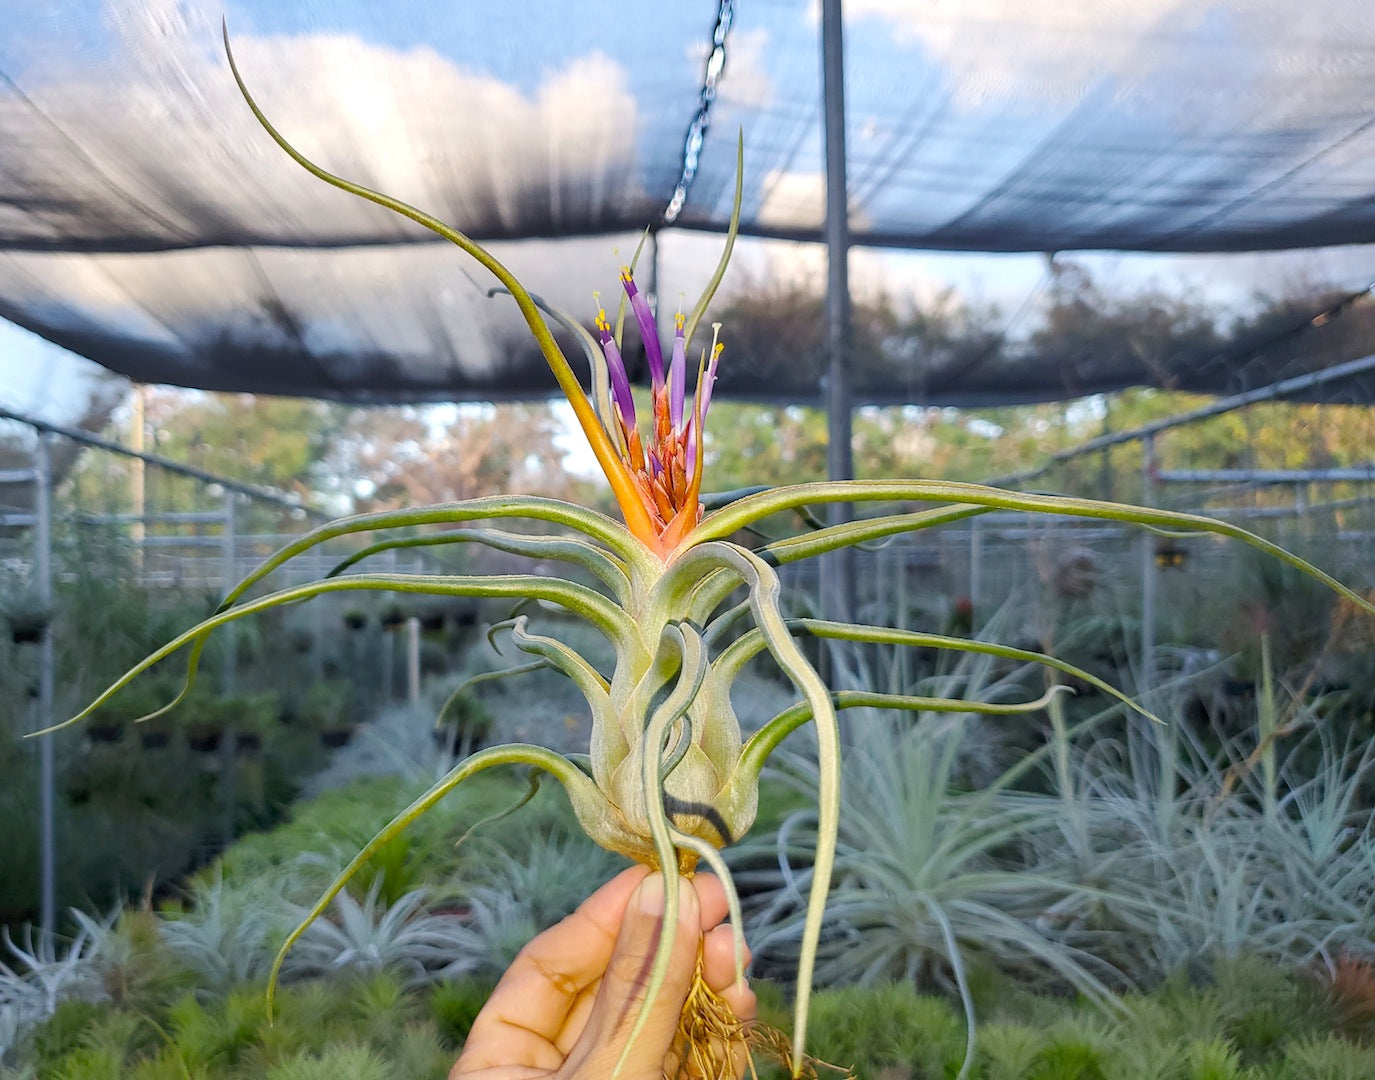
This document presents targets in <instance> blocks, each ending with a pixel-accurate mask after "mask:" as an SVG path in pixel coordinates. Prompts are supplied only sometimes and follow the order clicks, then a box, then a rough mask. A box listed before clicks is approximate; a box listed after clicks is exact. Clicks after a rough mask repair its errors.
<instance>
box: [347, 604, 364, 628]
mask: <svg viewBox="0 0 1375 1080" xmlns="http://www.w3.org/2000/svg"><path fill="white" fill-rule="evenodd" d="M344 625H345V626H346V627H347V628H348V629H350V630H361V629H363V627H365V626H367V625H368V616H367V613H366V612H365V611H363V610H362V609H361V608H349V609H348V611H346V612H344Z"/></svg>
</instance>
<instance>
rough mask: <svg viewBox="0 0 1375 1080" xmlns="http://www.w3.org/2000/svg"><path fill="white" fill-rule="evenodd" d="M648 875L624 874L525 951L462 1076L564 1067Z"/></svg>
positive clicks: (470, 1047)
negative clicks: (575, 1021)
mask: <svg viewBox="0 0 1375 1080" xmlns="http://www.w3.org/2000/svg"><path fill="white" fill-rule="evenodd" d="M647 873H648V871H647V870H646V869H645V868H644V867H643V866H634V867H631V868H630V869H628V870H625V871H623V872H621V873H620V874H618V875H617V876H616V877H614V878H612V879H611V880H610V881H608V882H607V883H606V884H605V885H603V886H602V887H601V888H600V889H598V890H597V891H596V892H595V893H593V894H592V895H591V896H590V897H588V898H587V899H586V900H585V901H583V903H582V905H581V906H580V907H579V908H578V909H577V910H576V911H575V912H573V914H572V915H569V916H568V918H566V919H564V920H563V921H562V922H560V923H558V924H557V925H555V926H552V927H550V928H549V929H548V930H546V931H544V932H543V933H542V934H540V935H539V936H537V937H536V938H534V940H532V941H531V942H530V943H529V944H528V945H526V946H525V948H524V949H522V950H521V951H520V953H519V955H517V957H516V959H515V960H514V961H513V962H512V964H511V966H510V968H508V969H507V971H506V974H505V975H504V976H502V979H501V981H500V982H499V983H498V984H497V987H496V989H495V990H493V991H492V995H491V997H490V998H488V999H487V1004H486V1005H485V1006H483V1008H482V1011H481V1012H480V1013H479V1014H478V1017H477V1020H476V1021H474V1023H473V1027H472V1031H471V1032H470V1033H469V1035H468V1039H467V1041H466V1042H465V1044H464V1048H463V1056H462V1057H460V1058H459V1061H458V1066H456V1067H455V1072H456V1074H457V1075H460V1076H461V1075H465V1074H466V1073H469V1072H473V1071H476V1070H478V1069H483V1068H491V1067H493V1066H495V1065H525V1066H530V1067H535V1068H545V1069H553V1068H557V1067H558V1066H559V1065H561V1064H562V1063H563V1053H562V1051H561V1050H560V1049H559V1047H558V1043H559V1041H560V1035H561V1033H562V1032H563V1031H564V1028H565V1026H566V1025H567V1024H568V1023H569V1020H570V1013H571V1012H572V1011H573V1010H574V1009H575V1008H577V1006H578V1001H579V998H580V996H581V995H582V994H583V992H584V991H586V990H587V989H588V987H591V986H594V985H595V984H596V982H597V980H598V979H600V978H601V976H602V973H603V972H604V971H605V970H606V966H607V963H608V961H609V960H610V959H611V955H612V951H613V949H614V947H615V944H616V939H617V935H618V933H619V930H620V925H621V922H622V917H623V915H624V913H625V910H626V903H627V901H628V900H629V899H630V898H631V896H632V895H633V894H634V892H635V890H636V888H637V887H638V886H639V884H640V883H641V881H643V880H644V878H645V876H646V874H647ZM459 1067H461V1068H459Z"/></svg>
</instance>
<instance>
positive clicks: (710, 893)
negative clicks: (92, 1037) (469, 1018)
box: [449, 866, 755, 1080]
mask: <svg viewBox="0 0 1375 1080" xmlns="http://www.w3.org/2000/svg"><path fill="white" fill-rule="evenodd" d="M678 888H679V902H678V913H679V914H678V923H677V925H676V926H675V927H673V928H672V929H673V933H674V939H673V953H672V962H671V964H670V965H669V970H668V975H667V977H666V978H665V980H664V985H663V987H662V988H661V989H660V991H659V994H658V997H657V998H656V999H655V1001H654V1004H653V1006H652V1008H651V1009H650V1013H649V1019H648V1021H647V1022H646V1024H645V1026H644V1029H643V1030H642V1031H641V1032H640V1034H639V1036H638V1037H637V1038H636V1039H635V1042H634V1044H633V1045H632V1047H631V1050H630V1054H629V1056H628V1057H627V1058H626V1061H625V1065H624V1066H623V1067H622V1069H621V1073H620V1080H662V1077H663V1076H664V1070H665V1064H666V1062H669V1061H670V1058H669V1054H670V1048H671V1047H672V1044H673V1040H674V1036H675V1034H676V1032H677V1028H678V1017H679V1014H680V1013H681V1012H682V1008H683V1002H684V1001H686V999H687V994H688V990H689V986H690V984H691V982H692V976H693V972H694V971H695V970H696V964H697V952H698V949H699V948H700V949H701V950H702V977H703V979H704V980H705V981H706V983H707V985H708V986H710V987H711V988H712V989H713V990H714V991H716V993H717V994H719V995H720V996H721V998H722V999H723V1000H724V1001H725V1002H726V1004H727V1005H728V1006H729V1007H730V1008H731V1010H732V1011H733V1012H734V1013H735V1015H736V1017H737V1018H738V1019H740V1020H741V1021H747V1020H752V1019H754V1014H755V998H754V992H753V991H752V990H750V988H749V986H748V985H747V984H745V983H743V982H737V981H736V978H735V946H734V942H733V939H732V937H731V931H730V927H729V926H727V925H725V924H724V922H723V920H724V919H725V917H726V896H725V891H724V890H723V889H722V887H721V883H720V882H719V881H718V880H717V879H716V878H714V877H712V876H711V875H709V874H699V875H698V876H696V877H695V878H693V879H692V880H691V881H689V880H687V879H685V878H679V879H678ZM663 912H664V878H663V876H662V875H661V874H658V873H650V872H649V871H648V870H647V869H646V868H645V867H643V866H637V867H632V868H631V869H629V870H626V871H623V872H622V873H621V874H619V875H617V876H616V877H614V878H612V879H611V880H610V881H608V882H607V883H606V884H605V885H603V886H602V887H601V888H600V889H598V890H597V891H596V892H595V893H593V894H592V895H591V896H590V897H588V899H587V900H586V901H584V903H583V904H582V906H581V907H579V908H578V910H577V911H575V912H573V914H572V915H570V916H568V918H566V919H564V920H563V921H562V922H561V923H559V924H558V925H556V926H553V927H551V928H550V929H548V930H546V931H544V933H542V934H540V935H539V936H537V937H536V938H534V940H532V941H531V942H530V943H529V944H528V945H526V946H525V948H524V949H522V950H521V952H520V954H519V955H518V956H517V957H516V959H515V961H514V962H513V963H512V964H511V967H510V968H509V969H508V970H507V972H506V974H505V975H504V976H503V977H502V979H501V982H500V983H498V984H497V987H496V989H495V990H494V991H492V996H491V997H490V998H489V999H488V1001H487V1004H486V1005H485V1006H483V1009H482V1012H481V1013H479V1014H478V1017H477V1020H476V1021H475V1022H474V1024H473V1028H472V1031H471V1032H470V1033H469V1035H468V1040H467V1042H466V1043H465V1044H464V1046H463V1053H462V1055H461V1056H460V1057H459V1059H458V1061H457V1062H456V1063H455V1065H454V1067H453V1071H452V1072H451V1073H450V1074H449V1080H551V1078H552V1080H606V1078H607V1077H609V1076H611V1074H612V1070H613V1069H615V1067H616V1063H617V1062H618V1061H619V1060H620V1057H621V1052H622V1050H623V1049H624V1048H625V1045H626V1042H627V1041H628V1040H629V1038H630V1033H631V1030H632V1029H633V1027H634V1025H635V1020H636V1017H637V1016H638V1015H639V1011H640V1003H641V1002H642V1001H643V1000H644V997H645V989H646V983H647V982H648V980H649V971H650V967H651V965H652V964H653V959H654V950H655V948H656V946H657V944H658V935H659V929H660V926H661V924H662V922H663ZM746 959H747V960H748V957H747V958H746ZM737 1057H738V1058H739V1060H738V1062H737V1068H736V1075H737V1076H742V1075H743V1073H744V1066H745V1061H744V1054H743V1051H741V1052H739V1053H738V1054H737Z"/></svg>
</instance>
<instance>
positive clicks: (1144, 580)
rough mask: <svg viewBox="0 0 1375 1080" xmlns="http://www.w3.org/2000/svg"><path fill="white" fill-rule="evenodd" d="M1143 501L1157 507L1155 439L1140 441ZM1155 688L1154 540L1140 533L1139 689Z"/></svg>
mask: <svg viewBox="0 0 1375 1080" xmlns="http://www.w3.org/2000/svg"><path fill="white" fill-rule="evenodd" d="M1141 501H1142V504H1143V505H1145V506H1154V505H1155V436H1154V435H1147V436H1146V437H1145V438H1143V439H1142V440H1141ZM1153 686H1155V540H1154V539H1153V536H1152V534H1151V533H1149V532H1144V531H1143V532H1142V533H1141V676H1140V683H1139V689H1141V690H1145V689H1148V688H1150V687H1153Z"/></svg>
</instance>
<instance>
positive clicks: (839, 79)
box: [821, 0, 855, 622]
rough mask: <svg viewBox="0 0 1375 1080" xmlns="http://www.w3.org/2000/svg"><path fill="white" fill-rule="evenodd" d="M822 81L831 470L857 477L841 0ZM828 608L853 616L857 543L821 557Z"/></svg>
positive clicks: (836, 517) (825, 35) (837, 508)
mask: <svg viewBox="0 0 1375 1080" xmlns="http://www.w3.org/2000/svg"><path fill="white" fill-rule="evenodd" d="M821 74H822V78H821V85H822V94H823V97H824V103H823V106H824V107H823V110H822V112H823V118H824V131H823V136H824V142H825V147H826V263H827V270H826V354H827V361H828V362H827V375H826V414H827V418H828V423H827V439H828V441H827V448H826V471H827V475H828V476H829V477H830V478H831V479H832V480H850V479H853V477H854V475H855V464H854V451H853V448H852V445H851V442H852V438H851V436H852V431H851V407H852V395H851V392H850V274H849V253H850V223H849V200H848V198H847V183H848V181H847V178H846V170H845V42H844V26H843V17H842V13H841V2H840V0H821ZM853 516H854V507H853V505H851V504H849V503H832V504H831V506H830V508H829V511H828V517H829V520H830V523H831V524H832V525H838V524H841V523H843V522H846V521H849V520H851V519H852V518H853ZM821 575H822V587H821V596H822V606H823V610H824V611H825V612H826V614H827V615H828V617H830V618H833V619H838V620H841V621H845V622H848V621H851V620H852V618H853V612H854V602H855V560H854V552H853V550H852V549H850V548H842V549H841V550H840V551H838V552H835V553H834V554H831V555H828V556H827V557H826V558H825V560H824V561H823V562H822V566H821Z"/></svg>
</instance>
